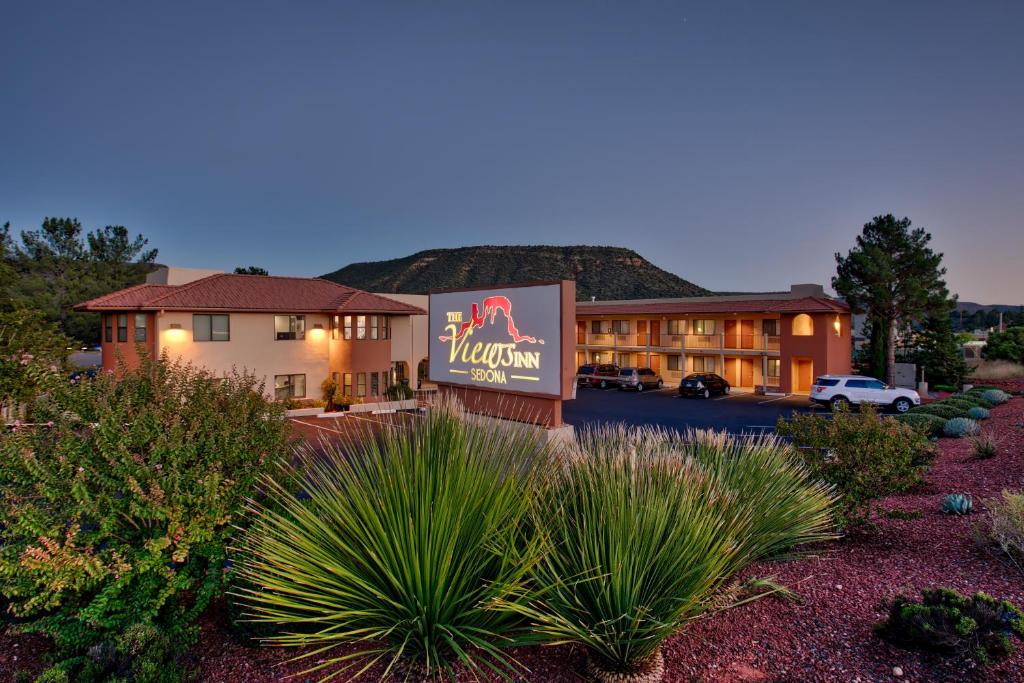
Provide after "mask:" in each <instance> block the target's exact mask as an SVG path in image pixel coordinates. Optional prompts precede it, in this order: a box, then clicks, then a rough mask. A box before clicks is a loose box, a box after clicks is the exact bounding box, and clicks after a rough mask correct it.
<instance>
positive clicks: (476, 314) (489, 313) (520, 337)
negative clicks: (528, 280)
mask: <svg viewBox="0 0 1024 683" xmlns="http://www.w3.org/2000/svg"><path fill="white" fill-rule="evenodd" d="M482 308H483V312H481V307H480V306H479V305H478V304H475V303H474V304H473V310H472V313H471V314H470V320H469V321H467V322H464V323H462V325H461V326H460V327H459V330H458V332H456V333H455V336H453V337H449V336H445V335H441V336H439V337H438V339H440V340H441V341H443V342H449V341H455V340H458V339H462V337H463V336H465V334H466V333H467V332H469V331H470V330H471V329H473V328H474V327H483V326H484V322H485V321H486V322H490V324H491V325H493V324H494V317H495V315H497V313H498V311H501V312H502V313H504V314H505V320H506V322H507V323H508V335H509V336H510V337H512V341H514V342H516V343H517V344H518V343H519V342H527V343H530V344H543V343H544V340H543V339H540V340H538V339H537V338H536V337H530V336H528V335H524V334H520V333H519V328H518V327H516V322H515V320H514V319H513V318H512V302H511V301H509V300H508V297H507V296H489V297H487V298H486V299H484V303H483V307H482ZM488 317H490V320H489V321H488Z"/></svg>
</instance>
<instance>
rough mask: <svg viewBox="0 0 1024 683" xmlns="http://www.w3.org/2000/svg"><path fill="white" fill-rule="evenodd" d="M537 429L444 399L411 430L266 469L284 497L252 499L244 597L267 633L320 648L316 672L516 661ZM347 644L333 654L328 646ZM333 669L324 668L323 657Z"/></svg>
mask: <svg viewBox="0 0 1024 683" xmlns="http://www.w3.org/2000/svg"><path fill="white" fill-rule="evenodd" d="M539 439H540V437H539V435H538V433H537V432H536V431H535V430H533V429H530V428H527V427H517V426H506V427H500V428H499V427H495V426H494V424H493V423H485V422H482V421H479V420H476V419H474V418H472V417H471V416H467V415H466V414H465V413H464V412H463V411H462V410H461V408H459V407H458V406H457V405H456V404H454V403H443V404H440V405H439V406H437V407H435V408H434V409H433V410H432V411H431V412H430V413H428V414H427V416H426V417H425V418H424V419H423V420H421V421H417V423H416V424H415V425H413V426H411V427H408V428H403V429H397V428H396V429H386V430H383V431H382V433H381V434H380V436H379V438H373V435H371V434H368V433H365V434H356V435H353V436H350V437H348V438H346V439H344V440H343V442H342V443H340V444H333V445H324V446H323V447H322V450H323V452H320V453H318V452H314V451H312V450H300V451H299V452H298V453H297V456H296V457H297V459H298V461H299V464H298V465H290V466H288V468H287V473H288V475H289V478H290V480H291V481H292V482H293V483H294V485H295V487H296V488H299V487H301V489H302V491H301V493H300V494H293V493H291V492H289V490H288V488H287V487H286V486H285V485H283V484H282V483H279V482H277V481H275V480H274V479H271V478H269V477H266V478H264V482H265V484H266V486H267V489H268V492H269V493H270V494H271V496H272V498H271V499H273V500H276V501H277V502H278V505H279V507H278V506H275V507H270V506H268V505H259V504H257V505H256V506H255V512H256V515H257V516H256V521H255V523H254V525H253V527H252V528H251V530H250V532H249V533H248V534H246V536H245V537H244V539H243V541H242V543H241V544H240V546H241V548H240V549H241V557H240V560H239V564H240V570H239V571H240V576H241V578H242V579H243V580H244V581H245V582H246V583H248V584H249V585H251V586H253V588H251V589H246V588H241V589H239V590H238V591H237V593H238V598H239V599H240V600H241V601H242V602H244V603H246V604H247V606H248V609H249V611H250V612H251V614H252V615H253V616H252V618H253V619H254V620H256V621H257V622H260V623H265V624H281V625H285V626H287V627H288V628H287V629H286V631H282V632H279V633H278V634H276V635H273V636H270V637H269V638H267V639H266V641H267V642H269V643H271V644H275V645H283V646H303V645H312V646H315V650H314V651H313V652H311V653H310V655H305V656H311V655H315V656H316V660H315V662H311V663H310V670H309V671H307V673H309V672H311V671H314V670H319V669H323V668H324V667H330V666H336V667H339V668H342V669H347V668H350V667H354V666H359V665H361V664H362V663H366V664H367V665H368V664H369V663H372V662H374V661H378V660H383V661H385V662H387V665H386V670H385V672H384V674H383V675H382V676H381V678H382V679H386V678H387V677H388V672H392V671H394V670H395V667H396V666H398V667H399V668H400V669H403V670H405V671H406V673H408V674H409V675H410V677H413V678H416V680H419V678H420V677H430V676H437V675H439V674H449V675H450V674H451V673H452V666H453V664H454V663H455V662H456V661H460V662H462V663H464V664H465V665H466V666H468V667H469V668H470V669H472V670H473V671H474V672H475V673H476V674H479V673H481V672H482V671H483V670H484V669H485V668H490V667H495V668H497V669H499V670H507V669H509V668H510V667H512V666H513V664H512V662H511V661H510V660H509V659H508V658H507V657H506V656H505V655H503V654H502V652H501V650H502V648H504V647H506V646H508V645H510V644H512V643H514V642H516V633H515V629H516V628H517V626H518V624H519V623H520V621H521V617H519V616H518V615H517V614H516V612H515V611H514V609H513V608H512V607H511V605H513V604H515V603H517V602H518V601H520V600H523V599H525V597H524V596H525V593H526V579H527V576H526V575H527V572H528V571H529V569H530V567H531V565H532V564H533V562H534V561H535V560H536V557H537V553H538V552H539V545H538V544H537V543H536V541H535V540H525V539H526V531H527V525H526V524H525V522H526V515H527V512H528V508H529V505H530V496H529V494H528V492H529V491H530V484H531V479H532V476H533V475H532V470H533V468H532V467H531V463H532V462H533V460H534V458H537V457H540V456H541V455H543V447H542V445H541V442H540V440H539ZM343 644H349V645H351V646H352V648H351V649H348V650H346V651H345V652H342V653H340V654H338V655H337V656H331V655H330V654H329V653H325V651H326V650H329V649H330V648H332V647H334V646H338V645H343ZM321 665H322V666H321Z"/></svg>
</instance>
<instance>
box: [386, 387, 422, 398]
mask: <svg viewBox="0 0 1024 683" xmlns="http://www.w3.org/2000/svg"><path fill="white" fill-rule="evenodd" d="M385 394H386V395H387V397H388V399H390V400H392V401H408V400H409V399H410V398H413V397H414V396H415V395H416V394H415V392H414V391H413V390H412V387H410V386H409V385H408V384H402V383H398V384H392V385H391V386H389V387H388V388H387V391H386V392H385Z"/></svg>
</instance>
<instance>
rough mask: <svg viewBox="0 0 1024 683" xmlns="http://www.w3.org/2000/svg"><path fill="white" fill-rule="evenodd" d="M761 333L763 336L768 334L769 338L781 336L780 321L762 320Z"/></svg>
mask: <svg viewBox="0 0 1024 683" xmlns="http://www.w3.org/2000/svg"><path fill="white" fill-rule="evenodd" d="M761 332H762V333H763V334H767V335H768V336H769V337H777V336H779V321H778V320H775V319H771V320H762V321H761Z"/></svg>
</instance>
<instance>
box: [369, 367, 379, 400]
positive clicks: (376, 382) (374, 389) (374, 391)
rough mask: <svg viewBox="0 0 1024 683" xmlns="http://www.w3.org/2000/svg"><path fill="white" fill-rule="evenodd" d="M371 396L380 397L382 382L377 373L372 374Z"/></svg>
mask: <svg viewBox="0 0 1024 683" xmlns="http://www.w3.org/2000/svg"><path fill="white" fill-rule="evenodd" d="M370 396H380V380H378V379H377V373H376V372H371V373H370Z"/></svg>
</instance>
